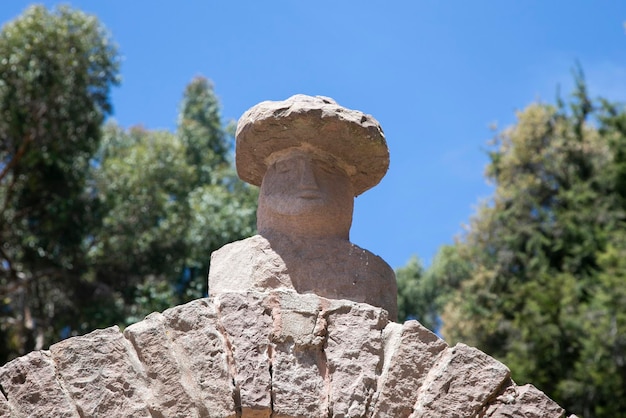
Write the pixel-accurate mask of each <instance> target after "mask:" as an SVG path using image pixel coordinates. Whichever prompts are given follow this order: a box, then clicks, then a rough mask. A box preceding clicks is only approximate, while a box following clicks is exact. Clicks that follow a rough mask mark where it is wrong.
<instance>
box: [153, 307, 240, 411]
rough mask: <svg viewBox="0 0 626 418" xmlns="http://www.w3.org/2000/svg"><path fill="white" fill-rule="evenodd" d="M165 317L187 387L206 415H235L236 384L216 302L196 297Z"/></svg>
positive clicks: (165, 314) (168, 311)
mask: <svg viewBox="0 0 626 418" xmlns="http://www.w3.org/2000/svg"><path fill="white" fill-rule="evenodd" d="M163 317H164V319H165V324H166V327H167V334H168V335H169V337H170V338H171V340H172V343H173V347H174V352H175V355H176V356H177V358H178V361H179V362H180V364H181V369H182V371H181V373H182V376H183V379H184V380H183V381H184V382H186V384H185V387H186V388H187V391H188V392H189V393H191V394H192V396H193V398H194V399H197V400H198V403H199V404H201V405H202V407H201V410H203V411H205V413H206V415H205V416H208V417H216V418H217V417H235V416H236V413H235V401H234V398H233V396H234V392H235V387H234V385H233V379H232V377H231V375H230V366H229V364H228V353H227V343H226V340H225V339H224V336H223V335H222V334H221V333H220V331H219V327H220V325H219V323H218V321H217V311H216V309H215V306H214V305H213V304H210V303H208V300H207V299H201V300H196V301H193V302H189V303H187V304H185V305H181V306H177V307H175V308H172V309H168V310H166V311H165V312H163Z"/></svg>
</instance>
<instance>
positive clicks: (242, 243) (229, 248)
mask: <svg viewBox="0 0 626 418" xmlns="http://www.w3.org/2000/svg"><path fill="white" fill-rule="evenodd" d="M268 248H271V247H270V243H269V241H268V240H267V239H265V238H264V237H262V236H261V235H254V236H252V237H250V238H246V239H242V240H239V241H234V242H231V243H228V244H226V245H224V246H223V247H221V248H220V249H218V250H215V251H213V254H211V264H213V261H214V260H225V259H232V258H238V257H247V256H248V255H249V254H254V253H262V252H264V251H266V250H267V249H268Z"/></svg>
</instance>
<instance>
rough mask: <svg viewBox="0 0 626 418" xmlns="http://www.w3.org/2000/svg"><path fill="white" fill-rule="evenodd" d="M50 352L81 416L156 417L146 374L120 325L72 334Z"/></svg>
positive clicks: (51, 348)
mask: <svg viewBox="0 0 626 418" xmlns="http://www.w3.org/2000/svg"><path fill="white" fill-rule="evenodd" d="M50 352H51V354H52V358H53V360H54V361H55V362H56V364H57V368H58V374H59V376H60V378H61V379H62V382H63V385H64V386H65V387H66V388H67V390H68V391H69V393H70V395H71V396H72V398H73V399H74V401H75V402H76V405H77V407H78V410H79V413H80V414H81V416H84V417H129V416H132V417H137V418H141V417H145V418H151V417H152V415H151V413H150V411H149V409H148V402H147V398H148V393H149V392H148V389H147V387H146V383H145V380H146V376H145V375H143V373H142V372H141V370H142V367H141V364H140V363H139V360H138V359H137V357H136V354H135V352H134V350H133V348H132V346H131V344H130V343H129V342H128V341H127V340H126V339H125V338H124V337H123V336H122V334H121V333H120V332H119V329H118V327H111V328H106V329H103V330H97V331H94V332H92V333H90V334H87V335H83V336H81V337H74V338H69V339H67V340H64V341H61V342H60V343H57V344H54V345H52V346H51V347H50Z"/></svg>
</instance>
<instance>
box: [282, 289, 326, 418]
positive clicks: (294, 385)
mask: <svg viewBox="0 0 626 418" xmlns="http://www.w3.org/2000/svg"><path fill="white" fill-rule="evenodd" d="M321 310H322V307H321V301H320V298H319V297H317V296H316V295H310V294H309V295H298V294H296V293H295V292H292V291H287V292H273V293H272V318H273V332H272V336H271V338H272V347H273V348H272V356H271V357H272V399H273V412H274V415H272V416H273V417H276V418H279V417H280V418H282V417H321V416H326V414H327V409H328V386H327V378H328V373H327V370H326V358H325V355H324V342H325V340H326V338H325V337H326V335H325V334H326V323H325V320H324V318H323V317H322V316H321V315H320V312H321Z"/></svg>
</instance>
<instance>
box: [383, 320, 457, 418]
mask: <svg viewBox="0 0 626 418" xmlns="http://www.w3.org/2000/svg"><path fill="white" fill-rule="evenodd" d="M385 336H386V337H387V340H386V343H385V346H386V351H389V352H390V353H389V355H388V356H389V357H390V358H389V359H386V360H385V365H386V366H387V367H385V368H384V371H383V376H382V377H381V379H380V380H379V385H378V387H379V389H378V396H377V400H376V403H375V406H374V408H373V413H372V416H374V417H396V418H399V417H408V416H409V415H410V414H411V412H412V411H413V405H414V404H415V402H416V401H417V395H418V390H419V389H420V387H421V386H422V382H423V381H424V379H425V378H426V375H427V374H428V372H429V370H430V369H431V367H432V366H433V364H434V363H435V362H436V360H437V358H438V357H439V355H440V354H441V352H442V351H443V350H445V349H446V348H448V345H447V344H446V343H445V342H444V341H443V340H442V339H440V338H439V337H437V336H436V335H435V334H433V333H432V332H431V331H429V330H428V329H426V328H424V327H423V326H422V325H421V324H420V323H419V322H417V321H407V322H405V323H404V325H399V324H389V325H387V327H386V328H385ZM386 357H387V356H386Z"/></svg>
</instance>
